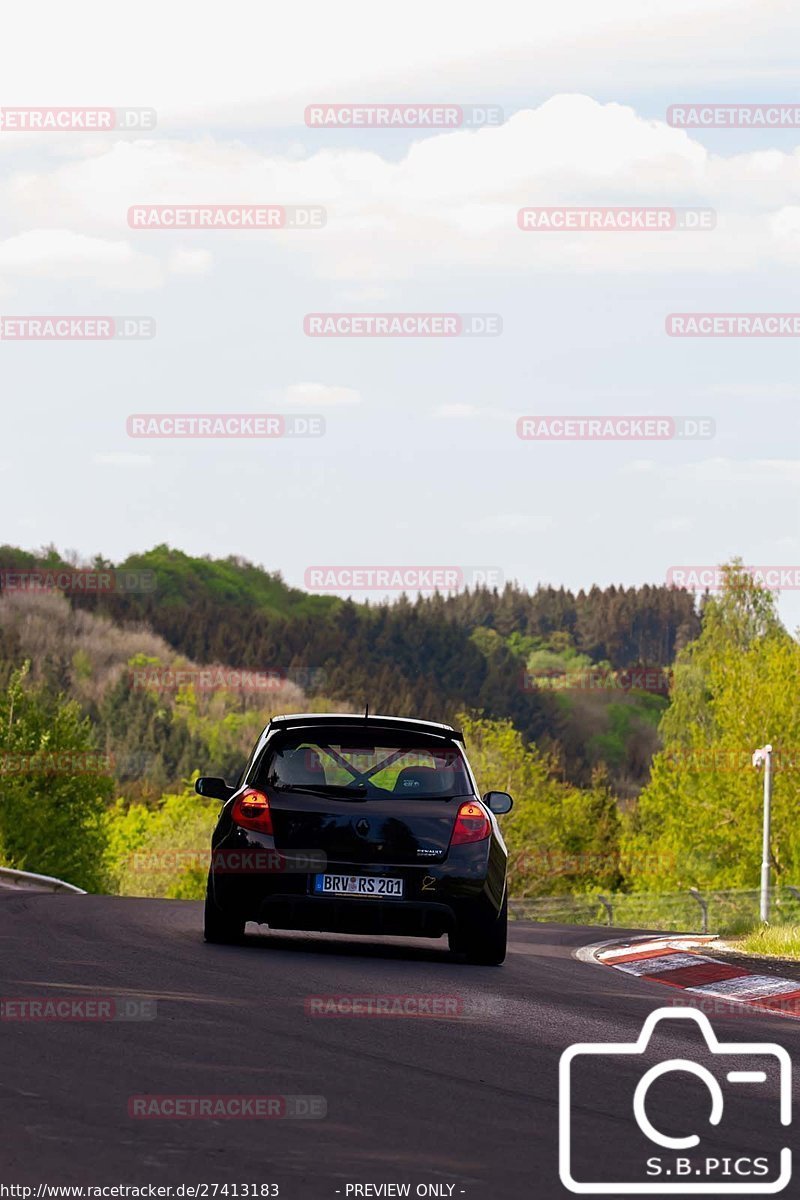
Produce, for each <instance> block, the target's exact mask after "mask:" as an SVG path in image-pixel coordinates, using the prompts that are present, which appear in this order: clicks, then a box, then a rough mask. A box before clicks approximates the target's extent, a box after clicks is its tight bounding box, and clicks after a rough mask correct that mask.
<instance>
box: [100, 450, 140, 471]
mask: <svg viewBox="0 0 800 1200" xmlns="http://www.w3.org/2000/svg"><path fill="white" fill-rule="evenodd" d="M92 462H93V463H95V464H96V465H97V466H100V467H126V468H127V467H133V468H141V467H152V465H153V459H152V458H151V456H150V455H149V454H126V453H124V452H122V453H118V454H95V455H93V457H92Z"/></svg>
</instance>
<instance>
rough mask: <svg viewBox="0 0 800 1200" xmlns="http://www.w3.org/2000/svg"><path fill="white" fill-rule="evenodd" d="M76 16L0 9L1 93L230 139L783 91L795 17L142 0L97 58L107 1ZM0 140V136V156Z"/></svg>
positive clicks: (755, 6)
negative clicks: (344, 104)
mask: <svg viewBox="0 0 800 1200" xmlns="http://www.w3.org/2000/svg"><path fill="white" fill-rule="evenodd" d="M80 13H81V21H80V26H79V27H78V26H76V23H75V13H74V9H70V8H68V7H64V6H63V5H57V4H54V3H50V4H47V3H45V5H44V9H42V6H36V5H29V6H24V5H18V6H16V7H15V8H14V10H13V12H9V13H8V14H7V17H6V23H5V25H4V32H5V35H6V36H5V37H4V38H3V42H2V45H0V77H2V79H3V82H4V92H5V94H6V95H8V96H13V97H14V100H15V102H16V103H19V104H29V105H42V104H64V103H68V104H95V105H96V104H98V103H100V104H103V103H107V102H108V98H109V97H124V98H125V101H126V102H130V103H134V104H140V105H143V106H145V105H148V106H154V107H155V108H157V109H158V110H159V118H160V120H161V122H162V123H163V125H164V126H166V125H168V124H169V125H170V126H174V124H175V123H176V122H186V123H189V122H192V123H200V124H202V126H203V127H204V128H212V127H225V126H228V127H235V128H237V129H242V128H246V127H248V126H249V127H252V126H261V127H263V126H265V125H266V126H268V125H274V124H281V123H285V122H293V123H297V124H300V122H301V121H302V112H303V109H304V107H305V105H306V104H308V103H311V102H314V101H317V100H322V101H325V100H330V101H337V100H344V101H348V100H360V99H370V100H386V99H389V100H395V99H399V100H404V99H411V100H437V99H442V98H444V99H448V100H451V101H453V100H455V101H460V100H461V101H464V102H476V101H481V100H484V101H486V100H491V101H496V98H497V95H498V93H500V94H502V95H513V94H514V93H515V92H517V93H518V94H520V95H525V94H530V89H531V86H532V83H536V84H538V85H539V86H540V87H542V86H543V87H548V88H550V89H551V90H552V89H553V88H554V87H555V86H560V81H563V79H565V78H567V79H572V80H574V81H575V85H576V86H580V87H589V86H591V85H592V84H593V83H600V84H602V85H603V86H606V84H607V82H608V80H609V79H613V82H614V83H615V85H617V86H618V87H620V88H622V87H624V86H625V85H626V84H628V83H631V82H634V83H639V84H643V85H645V86H649V87H653V86H654V85H655V84H657V83H659V82H661V81H663V80H664V78H665V77H673V78H679V79H680V80H681V83H682V90H683V89H684V88H685V91H686V93H690V95H689V99H696V98H699V97H698V92H699V91H700V89H701V88H705V87H708V86H709V85H711V86H712V87H713V86H715V85H716V84H718V83H719V82H720V81H728V80H730V81H735V82H736V83H737V84H738V83H739V81H740V80H741V79H742V78H747V77H748V76H749V75H750V74H752V73H753V72H754V71H757V70H758V69H759V67H760V66H761V67H762V69H763V66H764V65H765V64H767V63H769V66H770V68H771V71H772V73H773V81H774V83H775V84H776V85H777V84H779V82H780V80H781V79H785V80H786V81H787V83H788V84H790V85H791V84H793V83H794V64H793V62H792V56H791V55H789V54H780V53H779V54H777V55H775V56H774V57H772V58H771V57H770V54H769V51H770V47H771V45H772V44H777V45H778V46H782V45H783V46H788V45H791V44H792V43H793V41H796V32H795V31H796V28H797V18H796V14H795V13H794V12H793V11H792V10H791V7H790V6H785V5H777V4H765V3H764V0H672V2H671V3H670V4H669V5H664V4H663V2H662V0H604V3H603V4H602V5H599V4H598V3H597V0H567V2H566V3H564V4H561V5H540V4H537V5H529V6H525V5H520V4H519V0H495V2H494V3H493V4H492V7H491V11H487V8H486V5H485V4H484V3H482V2H481V0H437V3H436V4H431V3H430V0H406V3H405V4H404V6H403V10H402V19H401V20H395V21H393V22H392V23H391V27H390V28H387V25H386V18H385V12H384V11H383V10H382V6H380V5H376V4H374V2H373V0H343V2H342V3H339V4H336V5H330V4H323V3H321V2H320V3H316V4H314V3H313V2H312V3H311V4H307V5H297V6H291V5H287V6H284V7H283V8H281V10H280V12H279V14H277V16H276V13H275V11H274V10H273V9H272V8H270V7H269V6H257V5H253V4H252V3H251V2H250V0H229V3H228V4H227V5H226V6H225V10H224V13H221V12H220V10H219V9H218V8H215V7H214V6H213V5H212V4H211V3H209V0H194V3H190V2H189V0H174V2H173V3H171V4H169V5H167V6H164V5H163V4H160V3H157V2H156V0H140V2H139V4H138V5H137V8H136V19H135V20H131V21H128V22H127V24H126V26H125V53H124V54H116V53H114V54H111V53H109V52H108V45H109V40H110V39H111V38H112V37H113V36H114V30H113V27H112V24H111V22H110V20H109V10H108V7H107V5H106V4H104V3H101V0H82V3H81V6H80ZM43 21H44V22H46V28H47V33H48V36H47V38H43V37H42V36H41V30H42V23H43ZM154 29H157V30H158V37H157V38H154V37H153V30H154ZM243 30H244V31H246V33H245V35H244V36H243V35H242V31H243ZM687 31H690V33H691V37H692V39H693V45H698V46H703V45H704V44H709V45H712V46H713V47H714V53H713V54H703V53H697V54H692V55H687V53H686V37H687ZM743 31H746V32H747V33H748V34H749V36H746V35H745V36H743ZM25 45H35V46H36V47H37V52H36V64H35V65H36V68H37V69H36V70H35V71H33V70H31V64H30V61H29V60H28V58H27V57H26V56H25V55H24V54H20V53H19V47H20V46H25ZM65 48H68V52H67V53H65ZM143 63H146V64H147V70H146V71H143V70H142V64H143ZM209 63H213V64H214V69H213V70H209V69H208V64H209ZM684 98H686V96H685V94H684V95H681V96H679V97H678V99H684ZM23 136H24V135H20V134H17V135H15V137H16V138H19V139H22V138H23ZM34 136H38V137H42V135H34ZM70 137H73V138H74V137H75V135H70V134H64V135H61V136H60V139H59V143H58V144H59V145H61V144H63V143H65V142H67V140H68V139H69V138H70ZM9 141H10V139H0V144H2V148H3V149H6V148H7V146H8V144H9ZM17 144H19V142H18V143H17ZM12 152H13V151H12Z"/></svg>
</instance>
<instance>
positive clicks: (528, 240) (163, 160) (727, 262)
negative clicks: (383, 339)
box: [4, 94, 800, 287]
mask: <svg viewBox="0 0 800 1200" xmlns="http://www.w3.org/2000/svg"><path fill="white" fill-rule="evenodd" d="M767 185H768V186H767ZM798 188H800V150H798V151H795V152H794V153H791V154H790V153H784V152H782V151H777V150H773V151H769V152H768V153H765V152H763V151H756V152H751V153H745V154H738V155H730V156H727V157H723V156H721V155H716V154H711V153H710V152H708V151H707V150H706V149H705V148H704V147H703V146H702V145H701V144H700V142H698V141H696V140H693V139H692V138H691V137H690V136H689V135H688V134H687V133H686V132H685V131H683V130H680V129H674V128H671V127H669V126H668V125H667V124H666V123H665V122H664V121H656V120H645V119H643V118H642V117H640V116H638V115H637V114H636V112H634V110H633V109H632V108H630V107H627V106H625V105H621V104H613V103H611V104H600V103H598V102H597V101H595V100H593V99H591V98H590V97H589V96H585V95H571V94H561V95H557V96H554V97H552V98H551V99H549V100H547V101H546V102H545V103H543V104H541V105H540V106H539V107H537V108H535V109H527V110H523V111H521V112H518V113H517V114H516V115H514V116H513V117H512V118H511V119H510V120H509V121H507V122H506V124H504V125H501V126H497V127H493V128H484V129H481V130H479V131H477V132H476V131H469V130H459V131H455V132H446V133H441V134H439V135H437V136H433V137H426V138H425V139H423V140H420V141H417V142H416V143H414V144H412V146H411V147H410V149H409V150H408V151H407V153H406V154H405V156H404V157H403V158H401V159H400V160H399V161H394V160H393V159H389V158H384V157H382V156H381V154H380V153H378V152H377V151H376V150H373V149H371V148H366V149H365V148H360V149H341V148H338V149H337V148H330V149H322V150H318V151H317V152H316V153H313V154H309V155H308V156H307V157H306V158H304V159H302V160H297V159H296V158H294V157H292V156H286V155H284V156H279V155H276V154H274V153H271V154H265V153H262V152H261V151H259V150H256V149H252V148H249V147H246V146H244V145H242V144H241V143H240V142H237V143H234V142H217V141H214V140H211V139H204V140H196V141H191V142H189V141H187V142H181V141H161V140H156V139H151V140H141V141H138V142H124V141H119V142H116V143H112V144H110V145H109V146H108V148H107V149H106V150H105V152H101V153H98V152H96V150H94V149H93V152H92V154H91V156H88V157H84V158H82V159H75V160H72V161H67V162H63V161H57V162H56V165H55V166H48V168H47V169H45V170H40V171H38V172H31V171H28V172H26V173H25V174H18V175H16V176H14V177H12V179H11V180H10V182H9V183H7V185H6V188H5V197H4V198H5V202H6V205H7V206H8V208H9V212H10V214H11V215H12V217H14V218H15V219H16V221H17V222H18V223H24V224H25V225H29V224H30V222H31V221H35V222H37V223H38V224H41V225H46V224H47V222H48V221H49V220H50V219H52V214H53V213H54V212H57V213H58V214H59V221H60V222H61V223H62V224H64V225H69V226H73V227H75V228H76V229H81V230H83V231H84V232H85V233H88V234H91V235H92V236H94V237H97V236H99V235H100V234H101V233H102V234H103V235H108V236H111V235H112V232H114V233H116V232H117V231H118V230H119V228H120V226H121V225H124V223H125V221H126V219H127V211H128V208H129V207H130V206H131V205H132V204H138V203H142V204H144V203H146V204H158V203H202V202H208V203H254V202H259V203H264V202H270V203H272V202H274V203H283V204H303V203H312V204H322V205H324V206H325V207H326V208H327V210H328V223H327V225H326V227H325V228H324V229H321V230H306V231H300V230H280V231H274V232H270V233H266V234H265V233H262V232H253V231H249V230H248V231H243V232H236V231H233V230H230V231H226V232H224V233H222V232H219V231H214V232H212V233H203V232H198V234H197V235H196V237H197V239H198V241H199V243H200V244H199V246H198V247H197V249H200V250H205V249H206V243H207V239H208V238H213V239H214V242H213V245H214V247H215V249H222V248H223V247H224V245H225V244H226V242H229V240H230V239H233V240H235V241H239V240H240V239H242V238H246V239H247V244H248V246H249V247H251V248H252V249H253V251H254V253H255V254H256V255H259V254H263V253H265V252H267V253H268V252H269V250H270V249H271V248H274V247H275V246H280V247H281V248H282V249H283V251H284V252H286V251H288V252H290V253H291V252H295V253H299V254H303V255H305V256H307V258H308V261H309V265H310V269H311V270H312V271H314V272H315V273H316V274H317V275H319V276H322V277H324V278H329V279H337V280H342V281H345V280H346V281H351V282H361V283H363V284H366V285H373V286H379V287H384V286H385V282H386V281H387V280H391V279H403V278H410V277H413V276H414V275H419V276H424V275H430V274H431V272H439V271H441V270H442V269H444V268H447V269H449V270H452V269H458V268H469V269H478V268H480V269H489V270H493V271H497V270H499V269H502V270H509V271H511V270H513V271H518V272H525V273H529V272H530V271H531V269H540V270H559V271H562V272H563V271H572V272H576V271H577V272H586V271H606V272H607V271H614V272H615V273H618V272H620V271H628V272H665V273H668V272H675V271H681V270H686V269H692V270H697V271H706V272H710V271H716V272H732V271H740V270H743V269H760V268H764V267H767V266H768V267H771V268H773V269H777V268H783V269H785V268H787V267H789V268H795V267H796V266H797V265H798V264H800V206H798V205H796V204H795V203H794V202H793V201H794V199H795V197H796V195H797V191H798ZM576 204H579V205H592V206H611V205H618V204H631V205H640V206H650V207H652V206H679V207H703V208H707V207H711V208H714V209H716V210H718V214H719V216H718V225H717V228H716V229H715V230H714V231H712V232H709V233H704V232H692V233H689V232H687V233H681V232H663V233H652V232H636V233H628V234H625V233H619V232H615V233H602V232H600V233H583V232H569V233H561V232H548V233H543V232H524V233H523V232H520V230H519V229H518V228H517V223H516V217H517V212H518V210H519V208H520V207H523V206H550V205H576ZM135 236H136V237H137V239H138V242H137V245H140V246H144V245H145V244H147V245H148V248H149V246H150V245H152V246H153V248H154V249H155V247H156V246H157V247H159V249H161V248H169V247H170V246H172V242H171V238H172V237H173V235H171V234H170V233H169V232H166V231H162V230H159V231H150V232H144V231H142V232H138V233H137V234H136V235H135ZM180 236H181V238H182V242H181V247H180V250H178V251H174V250H173V253H177V255H178V258H177V260H176V261H177V263H178V265H179V266H180V267H181V269H186V265H187V260H186V259H185V258H184V257H183V253H184V252H185V251H186V249H187V247H186V233H185V231H183V230H182V231H181V235H180ZM190 236H191V235H190ZM148 238H149V239H150V242H149V243H147V239H148ZM142 239H145V240H144V241H142ZM201 239H202V240H201ZM121 244H122V245H124V244H125V243H121ZM191 250H192V251H193V252H194V251H195V250H196V248H195V247H194V246H193V247H192V248H191ZM201 264H202V266H203V267H204V268H205V267H207V265H208V264H207V260H202V259H196V260H193V264H192V265H193V269H198V268H199V267H200V265H201Z"/></svg>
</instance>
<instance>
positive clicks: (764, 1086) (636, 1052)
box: [559, 1008, 792, 1196]
mask: <svg viewBox="0 0 800 1200" xmlns="http://www.w3.org/2000/svg"><path fill="white" fill-rule="evenodd" d="M676 1022H683V1026H682V1027H679V1026H677V1025H676V1024H675V1023H676ZM656 1031H658V1033H659V1034H665V1035H667V1036H669V1035H674V1034H675V1033H678V1034H679V1035H684V1034H685V1035H687V1036H690V1037H691V1035H694V1038H693V1042H697V1043H698V1045H697V1046H696V1047H695V1045H694V1044H693V1045H692V1052H693V1057H691V1058H690V1057H686V1056H684V1057H675V1058H666V1059H664V1060H663V1061H658V1062H655V1063H654V1065H652V1066H649V1067H648V1068H647V1069H646V1070H645V1069H642V1070H641V1071H640V1068H641V1067H643V1063H644V1056H645V1055H646V1054H648V1051H650V1053H649V1055H648V1061H652V1058H653V1053H654V1050H656V1049H657V1047H653V1046H652V1045H651V1043H652V1041H653V1037H654V1034H655V1033H656ZM698 1035H699V1036H698ZM637 1056H638V1058H637ZM734 1060H738V1061H734ZM637 1077H638V1082H635V1081H636V1079H637ZM687 1077H688V1078H687ZM628 1078H630V1080H631V1089H630V1091H626V1089H625V1086H624V1083H625V1081H626V1079H628ZM697 1080H700V1081H701V1083H702V1084H703V1085H704V1088H700V1089H698V1085H697V1082H696V1081H697ZM660 1081H666V1082H660ZM634 1083H635V1086H634ZM666 1084H669V1085H670V1087H672V1088H673V1089H676V1094H677V1095H678V1097H679V1099H678V1101H677V1103H675V1102H674V1101H672V1100H670V1091H669V1088H667V1087H666ZM620 1085H623V1086H620ZM728 1085H730V1086H728ZM631 1092H632V1094H631ZM791 1092H792V1064H791V1059H790V1057H789V1055H788V1053H787V1052H786V1050H785V1049H784V1048H783V1047H782V1046H779V1045H776V1044H775V1043H773V1042H720V1041H719V1040H718V1039H717V1036H716V1034H715V1033H714V1030H713V1029H712V1027H711V1023H710V1022H709V1020H708V1018H707V1017H706V1016H705V1014H704V1013H702V1012H699V1011H698V1010H696V1009H692V1008H683V1009H676V1008H659V1009H656V1011H655V1012H652V1013H650V1015H649V1016H648V1018H647V1020H646V1021H645V1023H644V1025H643V1027H642V1031H641V1033H640V1034H639V1037H638V1039H637V1040H636V1041H635V1042H581V1043H578V1044H576V1045H574V1046H569V1047H568V1048H567V1049H566V1050H565V1051H564V1053H563V1054H562V1055H561V1060H560V1063H559V1175H560V1178H561V1182H562V1184H563V1185H564V1187H565V1188H567V1190H568V1191H570V1192H574V1193H577V1194H579V1195H613V1196H621V1195H648V1194H660V1195H689V1194H692V1195H737V1194H738V1195H740V1196H742V1195H746V1196H757V1195H768V1194H769V1195H774V1194H775V1193H776V1192H779V1191H782V1190H783V1188H785V1187H786V1185H787V1184H788V1183H789V1181H790V1179H791V1175H792V1152H791V1150H790V1149H789V1147H787V1146H781V1145H780V1144H779V1143H780V1142H782V1141H783V1140H784V1139H783V1137H781V1136H779V1130H778V1129H777V1126H779V1125H783V1126H787V1125H789V1124H790V1123H791V1105H792V1095H791ZM623 1093H624V1099H621V1100H620V1099H618V1097H619V1096H620V1094H623ZM704 1093H705V1094H706V1098H705V1099H702V1096H703V1094H704ZM776 1093H777V1104H776V1105H775V1107H776V1108H777V1113H776V1122H775V1123H776V1132H775V1137H776V1138H777V1141H775V1140H774V1139H773V1141H774V1144H773V1145H772V1146H771V1147H768V1148H767V1151H766V1152H765V1153H764V1154H759V1155H756V1156H753V1154H752V1151H751V1146H752V1139H751V1138H750V1137H749V1136H748V1138H747V1141H748V1147H747V1152H746V1153H745V1152H743V1153H741V1154H738V1155H737V1154H734V1153H731V1151H730V1145H731V1137H730V1129H731V1128H735V1127H738V1128H739V1129H740V1130H741V1129H742V1127H744V1128H748V1115H747V1112H748V1110H746V1109H745V1110H744V1122H743V1121H742V1119H741V1117H742V1112H741V1110H740V1112H739V1114H738V1116H739V1121H738V1126H737V1125H735V1121H736V1115H737V1114H736V1111H735V1110H736V1105H737V1104H738V1105H741V1104H742V1103H744V1104H745V1105H746V1104H747V1103H752V1102H753V1101H754V1100H757V1102H758V1104H759V1112H761V1111H762V1108H761V1106H763V1105H764V1104H768V1103H769V1101H770V1099H771V1098H772V1099H773V1100H774V1099H775V1095H776ZM595 1094H596V1095H597V1097H598V1099H597V1100H596V1101H595V1102H594V1103H593V1096H594V1095H595ZM575 1096H577V1097H578V1101H577V1103H576V1104H574V1101H573V1098H574V1097H575ZM615 1106H617V1107H615ZM729 1109H733V1110H734V1116H733V1117H732V1118H731V1120H730V1121H729V1128H728V1130H727V1132H726V1124H725V1118H726V1114H727V1113H728V1110H729ZM587 1113H590V1114H591V1115H592V1118H593V1119H595V1118H596V1119H597V1122H598V1124H597V1127H596V1129H595V1131H594V1133H595V1136H594V1138H593V1139H586V1140H587V1142H588V1141H589V1140H593V1142H594V1145H595V1147H596V1146H597V1145H598V1144H601V1145H602V1147H603V1152H602V1154H601V1155H598V1153H597V1151H596V1149H595V1152H594V1154H591V1153H589V1152H588V1150H587V1147H586V1146H584V1145H583V1144H582V1140H581V1137H580V1131H579V1129H578V1128H577V1126H578V1124H579V1119H580V1118H584V1119H585V1117H586V1114H587ZM631 1117H632V1118H633V1119H632V1120H629V1119H630V1118H631ZM687 1126H688V1128H687ZM709 1127H710V1128H709ZM720 1127H721V1128H720ZM622 1128H624V1129H625V1134H624V1137H625V1140H624V1141H621V1142H620V1147H619V1151H618V1153H615V1149H614V1146H613V1137H614V1135H615V1134H618V1133H619V1130H620V1129H622ZM718 1128H720V1135H721V1138H722V1140H721V1142H720V1144H721V1145H723V1146H724V1147H725V1151H724V1153H722V1154H720V1152H719V1151H718V1150H716V1151H715V1150H714V1149H713V1146H712V1145H711V1144H710V1139H711V1137H713V1135H714V1132H715V1130H716V1129H718ZM667 1130H668V1131H669V1132H667ZM598 1132H599V1134H600V1136H599V1138H598V1136H597V1134H598ZM704 1143H708V1144H704ZM612 1168H613V1174H614V1175H615V1176H624V1178H613V1179H612V1178H609V1177H608V1172H609V1171H610V1170H612Z"/></svg>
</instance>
